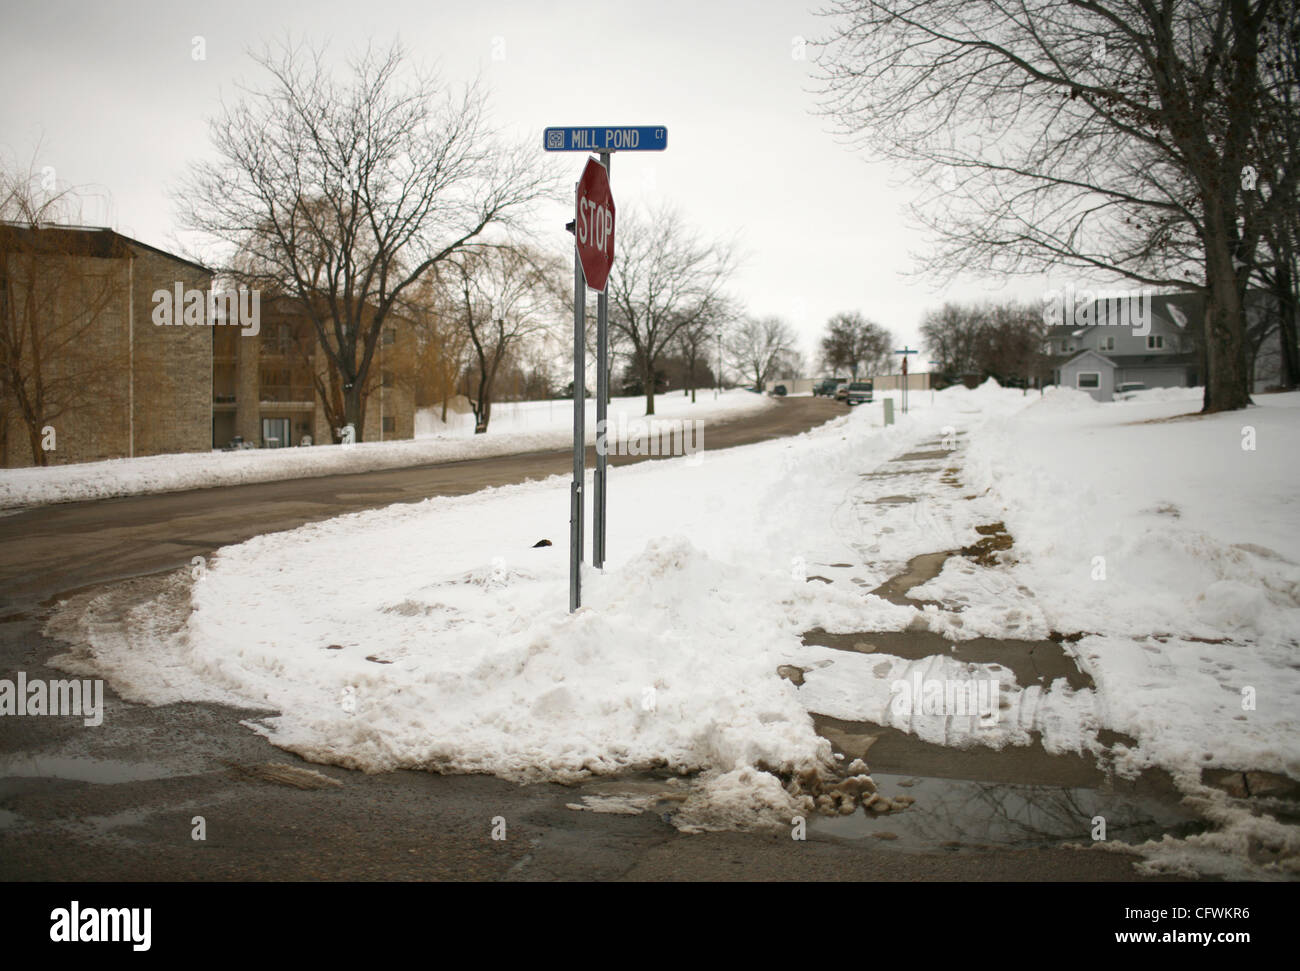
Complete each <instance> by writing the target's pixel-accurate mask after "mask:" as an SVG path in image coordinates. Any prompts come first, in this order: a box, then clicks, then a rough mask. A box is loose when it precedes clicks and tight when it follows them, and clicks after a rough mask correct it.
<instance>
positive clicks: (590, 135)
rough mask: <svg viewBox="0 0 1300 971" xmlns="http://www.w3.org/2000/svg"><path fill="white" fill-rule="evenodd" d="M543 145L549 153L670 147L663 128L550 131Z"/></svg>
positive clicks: (649, 149)
mask: <svg viewBox="0 0 1300 971" xmlns="http://www.w3.org/2000/svg"><path fill="white" fill-rule="evenodd" d="M542 145H543V147H545V149H546V150H547V151H548V152H662V151H663V150H664V149H666V148H667V147H668V129H667V128H665V127H664V126H663V125H634V126H631V127H628V126H627V125H624V126H622V127H615V126H613V125H610V126H608V127H606V126H589V125H588V126H583V127H566V126H560V127H557V128H547V129H546V131H545V132H544V133H543V135H542Z"/></svg>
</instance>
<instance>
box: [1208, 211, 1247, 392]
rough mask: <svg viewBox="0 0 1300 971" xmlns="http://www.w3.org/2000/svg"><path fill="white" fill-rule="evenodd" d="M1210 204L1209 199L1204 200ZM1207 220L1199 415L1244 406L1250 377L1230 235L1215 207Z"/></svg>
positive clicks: (1243, 319) (1242, 315)
mask: <svg viewBox="0 0 1300 971" xmlns="http://www.w3.org/2000/svg"><path fill="white" fill-rule="evenodd" d="M1207 201H1208V200H1207ZM1210 207H1211V212H1210V213H1209V216H1210V218H1209V219H1207V220H1206V223H1207V233H1206V237H1207V238H1206V240H1205V257H1206V259H1205V267H1206V282H1207V284H1208V292H1207V294H1206V305H1205V322H1204V341H1205V364H1206V374H1205V397H1204V399H1203V402H1202V405H1201V412H1202V414H1210V413H1212V412H1217V411H1236V410H1237V409H1239V408H1245V407H1248V406H1249V405H1250V403H1251V401H1250V377H1249V369H1248V368H1247V366H1246V339H1245V334H1246V314H1245V311H1244V309H1243V307H1242V301H1241V291H1240V290H1239V289H1238V286H1237V274H1236V271H1235V269H1234V268H1233V265H1232V250H1231V246H1230V244H1229V236H1228V233H1227V232H1226V231H1225V227H1224V226H1223V224H1222V219H1221V218H1219V217H1220V213H1219V212H1215V211H1213V210H1214V209H1215V208H1218V207H1217V206H1216V205H1215V204H1214V203H1213V202H1211V204H1210Z"/></svg>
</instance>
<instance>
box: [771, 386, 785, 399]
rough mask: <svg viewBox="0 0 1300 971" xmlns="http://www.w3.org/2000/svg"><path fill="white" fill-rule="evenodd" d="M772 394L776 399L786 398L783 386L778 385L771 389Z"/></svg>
mask: <svg viewBox="0 0 1300 971" xmlns="http://www.w3.org/2000/svg"><path fill="white" fill-rule="evenodd" d="M772 394H774V395H776V396H777V397H778V398H784V397H785V396H786V390H785V385H784V384H778V385H777V386H776V387H775V388H773V389H772Z"/></svg>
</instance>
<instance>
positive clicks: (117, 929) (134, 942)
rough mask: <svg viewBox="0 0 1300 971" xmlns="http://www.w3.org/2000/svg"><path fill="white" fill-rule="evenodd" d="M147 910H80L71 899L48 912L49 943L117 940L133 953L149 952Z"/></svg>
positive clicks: (149, 912) (150, 921)
mask: <svg viewBox="0 0 1300 971" xmlns="http://www.w3.org/2000/svg"><path fill="white" fill-rule="evenodd" d="M152 924H153V909H152V908H151V907H82V906H81V902H80V901H77V900H74V901H72V903H71V905H69V906H67V907H56V908H55V909H54V910H52V911H50V940H51V941H54V942H56V943H79V942H87V941H97V942H103V941H108V942H113V941H120V942H124V943H128V944H130V945H131V950H133V951H147V950H149V946H150V943H151V941H152V937H153V935H152V933H151V932H150V928H151V926H152Z"/></svg>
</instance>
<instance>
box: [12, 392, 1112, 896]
mask: <svg viewBox="0 0 1300 971" xmlns="http://www.w3.org/2000/svg"><path fill="white" fill-rule="evenodd" d="M843 410H844V408H843V406H840V405H836V404H834V403H831V402H826V401H823V400H812V399H787V400H785V401H782V402H780V403H779V404H778V405H777V407H776V408H774V409H772V410H770V411H768V412H765V413H764V414H762V415H760V416H757V417H753V418H746V419H741V420H737V421H734V422H731V423H729V424H727V425H719V426H717V427H710V428H709V433H708V434H707V435H706V437H705V445H706V446H707V447H708V448H723V447H728V446H731V445H738V444H744V443H747V442H755V441H762V440H765V439H768V438H774V437H779V436H782V435H790V434H796V433H798V432H801V431H804V430H806V429H807V428H809V427H812V426H814V425H816V424H819V423H821V422H823V421H825V420H827V419H828V418H831V417H833V416H835V415H837V414H840V413H842V412H843ZM614 461H615V464H623V463H624V462H626V461H636V459H626V458H618V459H615V460H614ZM570 467H571V455H570V454H569V453H567V452H562V451H561V452H543V453H534V454H530V455H522V456H507V457H498V458H490V459H480V460H474V461H469V462H455V463H448V464H443V465H431V466H422V467H419V468H412V469H403V470H395V471H386V472H372V473H363V474H357V475H347V476H329V477H322V478H317V479H307V480H295V481H291V482H278V483H266V484H258V485H248V486H236V487H229V488H223V489H209V490H198V491H192V492H184V493H172V494H167V495H162V496H150V497H140V498H130V499H115V500H103V501H98V502H87V503H76V504H68V505H59V506H51V507H43V508H39V509H33V510H28V511H25V512H21V513H18V514H15V515H11V516H7V517H5V518H0V677H5V678H13V677H14V676H15V672H17V671H24V672H26V674H27V676H28V678H44V679H53V678H59V677H66V675H64V674H62V673H61V672H58V671H56V670H54V669H52V668H50V667H49V666H48V664H47V662H48V660H49V659H50V658H51V657H52V656H53V655H55V654H58V653H60V652H61V651H62V650H63V649H64V647H65V646H64V645H61V644H59V643H57V642H55V641H53V640H51V639H48V638H46V637H45V636H44V635H43V634H42V626H43V623H44V619H45V616H46V615H47V613H48V608H46V607H43V606H41V605H40V603H39V601H43V600H46V599H47V598H50V597H53V596H57V595H65V594H67V593H69V592H70V591H72V590H73V589H76V588H82V587H86V586H90V585H97V584H102V583H105V582H108V581H111V580H117V579H120V578H125V577H132V576H139V577H142V579H140V580H136V581H133V582H134V583H137V584H140V585H141V586H142V587H143V586H147V585H148V584H150V583H152V582H153V581H151V580H149V579H147V578H143V577H144V575H146V574H152V573H156V572H159V571H164V570H170V569H173V568H176V567H178V566H182V565H184V564H186V563H188V562H189V559H190V557H191V556H194V555H195V554H206V553H208V552H211V551H212V550H214V549H216V548H217V547H219V546H222V545H225V544H229V543H233V542H238V541H241V540H243V539H246V538H248V537H250V536H253V535H256V534H259V533H263V532H267V531H271V530H278V529H288V528H292V527H294V526H298V525H300V524H302V523H305V522H310V521H313V520H319V519H323V518H327V517H329V516H334V515H338V514H340V513H344V512H351V511H355V510H358V509H363V508H369V507H373V506H381V505H386V504H389V503H392V502H401V501H416V500H419V499H422V498H424V497H427V496H431V495H438V494H444V495H455V494H462V493H467V492H471V491H474V490H476V489H480V488H483V487H485V486H494V485H503V484H507V483H511V482H520V481H524V480H526V479H528V478H538V477H543V476H548V475H552V474H556V473H559V474H563V473H565V472H567V471H568V470H569V468H570ZM105 701H106V707H107V710H106V712H105V716H104V721H103V724H102V725H101V726H99V727H97V728H95V729H93V730H88V729H86V728H84V727H83V726H82V725H81V722H80V720H78V719H75V718H31V717H28V718H17V717H15V718H6V719H5V724H4V729H5V731H4V732H3V733H0V880H32V879H35V880H104V881H123V880H232V879H244V880H261V879H276V880H305V879H360V880H371V879H373V880H431V879H462V880H464V879H468V880H480V879H482V880H565V879H588V880H589V879H599V880H611V879H632V880H652V879H654V880H658V879H681V880H718V879H741V880H750V879H762V880H778V879H803V880H818V881H830V880H872V881H880V880H908V881H912V880H1037V879H1050V880H1133V879H1135V878H1136V875H1135V873H1134V871H1133V869H1132V866H1131V860H1130V858H1128V857H1125V856H1123V855H1120V854H1116V853H1097V852H1081V851H1078V850H1069V849H1062V848H1059V847H1047V848H1001V849H990V848H988V847H981V846H980V845H978V844H972V843H971V842H970V841H967V843H965V844H962V843H960V841H953V842H955V843H957V844H958V845H949V846H946V847H943V848H942V849H939V848H935V849H933V850H931V851H928V852H925V851H920V852H918V851H912V850H903V849H897V848H891V846H890V845H889V844H888V842H886V841H883V840H877V839H842V838H838V837H835V836H830V835H827V834H825V833H822V832H817V831H815V830H810V832H809V836H808V839H807V840H806V841H795V840H792V839H790V838H789V835H788V834H776V835H753V834H738V833H719V834H705V835H694V836H688V835H683V834H681V833H678V832H677V831H676V830H675V829H674V828H673V827H672V826H671V825H669V824H668V823H667V822H665V821H664V820H663V819H661V818H660V816H659V815H658V814H657V813H647V814H644V815H641V816H612V815H597V814H593V813H588V812H575V811H574V810H572V809H568V808H566V804H569V803H574V802H576V801H577V800H578V799H579V797H580V796H581V795H582V793H583V791H584V789H595V788H596V787H598V786H599V785H600V783H599V782H597V783H591V784H586V785H584V786H581V787H577V788H566V787H564V786H559V785H533V786H516V785H513V784H510V783H507V782H503V781H501V780H499V779H495V778H492V777H487V776H440V775H434V774H430V773H420V772H394V773H386V774H382V775H376V776H367V775H363V774H361V773H357V772H349V771H347V770H344V769H340V768H337V767H321V766H313V767H311V768H313V769H316V770H318V771H319V772H321V773H323V774H324V775H327V776H330V777H332V778H334V779H336V780H338V781H339V782H340V783H341V785H339V786H327V787H325V788H319V789H298V788H293V787H292V786H289V785H285V784H283V783H282V782H277V781H268V780H267V779H264V778H258V777H256V776H255V775H250V774H249V769H250V768H252V767H256V766H258V765H262V764H265V763H277V764H287V765H292V766H298V767H302V768H307V766H306V764H305V763H303V762H302V761H301V760H299V759H298V758H296V757H295V756H292V755H290V754H288V753H286V752H283V751H281V750H279V749H275V748H273V747H271V746H270V745H269V744H267V743H266V742H265V740H263V739H262V738H260V737H259V736H257V735H254V734H253V733H252V732H250V731H249V730H248V729H247V728H245V727H244V726H242V725H240V724H239V722H240V720H241V719H243V718H247V717H249V712H246V711H240V710H236V709H231V708H227V707H224V706H220V705H212V704H192V703H178V704H171V705H163V706H159V707H145V706H139V705H132V704H128V703H126V702H124V701H122V700H121V699H120V698H118V697H116V696H114V695H112V694H111V693H106V697H105ZM909 758H910V757H909ZM880 768H883V769H886V770H888V769H889V767H888V766H885V765H882V766H880ZM898 770H899V771H906V767H904V766H900V767H899V769H898ZM644 781H646V783H647V784H650V783H652V782H653V780H644ZM196 816H202V817H203V819H204V824H205V826H206V839H204V840H195V839H193V838H192V836H193V828H194V818H195V817H196ZM497 817H500V818H501V819H503V820H504V822H505V825H506V832H505V835H506V838H505V839H504V840H494V839H492V828H493V820H494V819H496V818H497Z"/></svg>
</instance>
